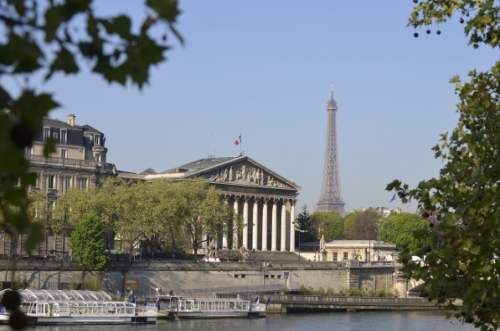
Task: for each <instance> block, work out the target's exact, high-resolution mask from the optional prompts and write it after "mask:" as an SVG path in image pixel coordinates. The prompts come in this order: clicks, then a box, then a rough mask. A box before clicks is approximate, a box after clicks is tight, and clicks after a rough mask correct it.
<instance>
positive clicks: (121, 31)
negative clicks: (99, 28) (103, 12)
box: [99, 15, 132, 41]
mask: <svg viewBox="0 0 500 331" xmlns="http://www.w3.org/2000/svg"><path fill="white" fill-rule="evenodd" d="M99 22H100V23H101V24H102V25H103V26H104V28H105V29H106V32H107V33H109V34H117V35H119V36H120V37H121V38H123V39H125V40H128V41H130V40H132V34H131V33H130V29H131V26H132V22H131V21H130V18H129V17H128V16H125V15H120V16H117V17H114V18H112V19H108V20H100V21H99Z"/></svg>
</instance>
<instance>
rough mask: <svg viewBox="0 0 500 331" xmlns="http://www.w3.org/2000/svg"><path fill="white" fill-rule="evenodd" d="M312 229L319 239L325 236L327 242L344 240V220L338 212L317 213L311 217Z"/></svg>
mask: <svg viewBox="0 0 500 331" xmlns="http://www.w3.org/2000/svg"><path fill="white" fill-rule="evenodd" d="M311 224H312V226H311V227H312V228H314V229H315V231H314V233H318V234H319V235H318V237H319V238H321V235H324V236H325V240H342V239H344V218H343V217H342V215H340V213H339V212H338V211H336V210H332V211H330V212H315V213H313V214H312V215H311Z"/></svg>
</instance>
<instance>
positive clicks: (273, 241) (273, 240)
mask: <svg viewBox="0 0 500 331" xmlns="http://www.w3.org/2000/svg"><path fill="white" fill-rule="evenodd" d="M118 177H122V178H126V179H135V180H146V181H152V180H155V179H158V178H168V179H172V180H180V179H182V178H194V177H199V178H203V179H205V180H206V181H207V182H208V183H210V184H212V185H214V186H216V187H217V188H218V189H220V190H221V191H222V192H223V195H224V199H225V201H226V203H228V204H229V205H230V206H232V207H233V208H234V211H235V212H236V213H238V214H240V215H242V216H243V223H244V226H243V236H242V237H241V238H237V237H236V233H233V232H232V231H231V230H229V231H230V232H228V233H223V234H221V238H219V240H218V246H219V247H221V248H226V247H227V248H236V247H238V246H241V245H242V246H244V247H246V248H248V249H256V250H263V251H266V250H270V251H294V250H295V247H294V246H295V245H294V243H295V226H294V224H292V222H293V221H294V220H295V203H296V201H297V195H298V190H299V189H300V187H299V186H298V185H297V184H295V183H293V182H291V181H289V180H287V179H286V178H284V177H283V176H280V175H279V174H277V173H276V172H274V171H272V170H270V169H268V168H266V167H264V166H263V165H261V164H260V163H258V162H256V161H255V160H253V159H251V158H249V157H248V156H245V155H239V156H236V157H218V158H215V157H213V158H205V159H200V160H197V161H194V162H191V163H188V164H185V165H182V166H179V167H176V168H174V169H170V170H167V171H164V172H162V173H159V172H157V171H155V170H153V169H151V168H149V169H147V170H145V171H143V172H142V173H140V174H132V173H127V172H120V173H119V174H118ZM235 232H236V231H235Z"/></svg>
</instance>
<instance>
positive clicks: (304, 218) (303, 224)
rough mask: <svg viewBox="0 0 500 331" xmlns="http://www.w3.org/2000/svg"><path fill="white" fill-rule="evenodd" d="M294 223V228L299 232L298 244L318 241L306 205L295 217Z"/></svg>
mask: <svg viewBox="0 0 500 331" xmlns="http://www.w3.org/2000/svg"><path fill="white" fill-rule="evenodd" d="M295 222H296V224H295V228H297V229H298V230H299V231H301V234H300V236H298V237H299V238H300V242H308V241H315V240H318V236H317V232H316V230H315V229H314V228H313V226H312V223H311V213H309V210H307V205H304V206H302V211H301V212H300V213H299V214H298V215H297V218H296V220H295ZM303 231H305V232H303ZM298 237H297V236H295V238H297V239H296V240H298Z"/></svg>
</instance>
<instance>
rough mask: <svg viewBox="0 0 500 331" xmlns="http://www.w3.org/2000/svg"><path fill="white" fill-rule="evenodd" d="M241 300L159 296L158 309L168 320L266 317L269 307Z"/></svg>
mask: <svg viewBox="0 0 500 331" xmlns="http://www.w3.org/2000/svg"><path fill="white" fill-rule="evenodd" d="M268 305H269V301H268V302H267V303H266V304H262V303H259V299H258V297H257V298H256V300H255V302H252V301H248V300H242V299H239V298H236V299H234V298H185V297H183V296H176V295H158V296H157V302H156V307H157V308H158V312H159V315H160V316H166V317H167V318H179V319H193V318H235V317H266V310H267V306H268Z"/></svg>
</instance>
